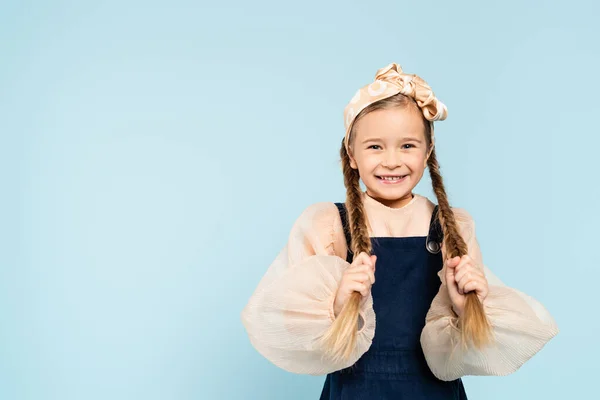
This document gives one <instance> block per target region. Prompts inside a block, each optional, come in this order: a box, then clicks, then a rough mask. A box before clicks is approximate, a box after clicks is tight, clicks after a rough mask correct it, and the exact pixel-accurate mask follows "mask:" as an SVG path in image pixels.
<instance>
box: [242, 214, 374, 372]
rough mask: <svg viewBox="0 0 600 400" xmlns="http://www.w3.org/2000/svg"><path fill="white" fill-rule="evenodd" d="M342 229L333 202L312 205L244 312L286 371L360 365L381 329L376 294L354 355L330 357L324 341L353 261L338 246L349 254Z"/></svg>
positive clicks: (256, 340)
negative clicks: (338, 251) (377, 327)
mask: <svg viewBox="0 0 600 400" xmlns="http://www.w3.org/2000/svg"><path fill="white" fill-rule="evenodd" d="M341 230H342V226H341V221H340V219H339V214H338V213H337V208H336V207H335V205H334V204H333V203H318V204H315V205H313V206H310V207H309V208H307V209H306V210H305V211H304V212H303V213H302V215H301V216H300V217H299V218H298V220H297V221H296V223H295V224H294V227H293V228H292V230H291V233H290V236H289V239H288V243H287V245H286V246H285V247H284V249H283V250H282V251H281V252H280V253H279V255H278V256H277V258H276V259H275V261H273V263H272V264H271V265H270V267H269V268H268V270H267V272H266V274H265V275H264V276H263V278H262V279H261V281H260V283H259V284H258V287H257V288H256V290H255V291H254V293H253V294H252V296H251V297H250V300H249V301H248V303H247V305H246V306H245V308H244V310H243V311H242V315H241V317H242V322H243V324H244V327H245V328H246V331H247V333H248V336H249V338H250V341H251V343H252V345H253V346H254V347H255V348H256V350H257V351H258V352H259V353H260V354H262V355H263V356H264V357H265V358H267V359H268V360H269V361H271V362H272V363H273V364H275V365H277V366H278V367H280V368H282V369H284V370H286V371H289V372H294V373H300V374H310V375H321V374H327V373H330V372H333V371H337V370H340V369H343V368H346V367H348V366H350V365H352V364H354V363H355V362H356V361H357V360H358V359H359V358H360V356H361V355H362V354H363V353H365V352H366V351H367V350H368V348H369V347H370V345H371V341H372V339H373V336H374V333H375V314H374V312H373V301H372V297H371V296H369V298H368V299H367V300H366V301H365V302H364V304H363V305H362V306H361V310H360V319H361V328H360V330H359V332H358V337H357V344H356V348H355V351H354V353H353V355H352V357H351V358H350V359H349V360H347V361H346V362H342V363H340V362H337V363H336V362H334V361H332V360H330V359H327V357H326V356H325V353H324V349H323V348H322V347H321V345H320V343H319V339H320V338H321V337H322V336H323V334H324V333H325V332H326V331H327V329H328V328H329V327H330V326H331V324H332V322H333V320H334V314H333V302H334V300H335V295H336V292H337V289H338V284H339V282H340V280H341V278H342V273H343V272H344V270H345V269H346V268H348V267H349V265H350V264H348V263H347V262H346V261H345V259H343V258H341V257H340V256H338V255H337V254H336V251H335V249H334V248H335V247H338V248H340V249H341V250H342V251H341V253H342V254H345V251H346V249H345V239H344V236H343V233H342V231H341ZM340 238H341V239H340ZM336 245H337V246H336Z"/></svg>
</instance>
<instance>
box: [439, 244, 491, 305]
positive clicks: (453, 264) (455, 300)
mask: <svg viewBox="0 0 600 400" xmlns="http://www.w3.org/2000/svg"><path fill="white" fill-rule="evenodd" d="M446 285H447V286H448V294H449V295H450V300H451V301H452V306H453V308H454V312H456V314H458V316H459V317H461V316H462V314H463V311H464V309H465V301H466V294H467V293H469V292H471V291H475V292H476V293H477V296H478V297H479V301H481V302H482V303H483V301H484V300H485V298H486V297H487V295H488V282H487V279H486V277H485V274H484V273H483V271H482V270H481V268H478V267H477V266H476V265H475V263H474V261H473V259H471V257H469V255H468V254H466V255H464V256H462V258H461V257H458V256H457V257H454V258H450V259H448V260H446Z"/></svg>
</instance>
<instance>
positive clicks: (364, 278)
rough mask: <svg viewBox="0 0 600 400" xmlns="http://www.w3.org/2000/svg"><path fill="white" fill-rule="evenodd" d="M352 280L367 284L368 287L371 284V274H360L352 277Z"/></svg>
mask: <svg viewBox="0 0 600 400" xmlns="http://www.w3.org/2000/svg"><path fill="white" fill-rule="evenodd" d="M353 277H354V279H355V280H356V281H358V282H361V283H365V284H366V283H368V284H369V285H372V284H373V281H372V280H371V274H370V273H369V272H360V273H356V274H354V275H353Z"/></svg>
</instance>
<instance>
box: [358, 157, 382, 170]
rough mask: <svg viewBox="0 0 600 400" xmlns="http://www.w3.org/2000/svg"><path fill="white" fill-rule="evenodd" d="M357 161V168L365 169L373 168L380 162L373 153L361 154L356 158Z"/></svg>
mask: <svg viewBox="0 0 600 400" xmlns="http://www.w3.org/2000/svg"><path fill="white" fill-rule="evenodd" d="M357 161H358V166H359V168H361V169H365V170H369V169H373V168H375V167H376V166H377V165H379V163H380V160H379V157H377V155H374V154H369V155H362V157H361V158H360V159H357Z"/></svg>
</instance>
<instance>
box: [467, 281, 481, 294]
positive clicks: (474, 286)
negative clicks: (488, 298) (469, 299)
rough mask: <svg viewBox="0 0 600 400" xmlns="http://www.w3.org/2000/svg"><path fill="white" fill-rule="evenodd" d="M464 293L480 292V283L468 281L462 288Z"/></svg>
mask: <svg viewBox="0 0 600 400" xmlns="http://www.w3.org/2000/svg"><path fill="white" fill-rule="evenodd" d="M464 291H465V293H469V292H472V291H475V292H476V293H477V292H479V291H481V282H479V281H469V282H467V283H466V284H465V288H464Z"/></svg>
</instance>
